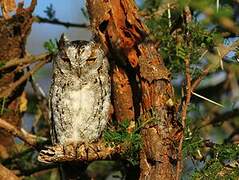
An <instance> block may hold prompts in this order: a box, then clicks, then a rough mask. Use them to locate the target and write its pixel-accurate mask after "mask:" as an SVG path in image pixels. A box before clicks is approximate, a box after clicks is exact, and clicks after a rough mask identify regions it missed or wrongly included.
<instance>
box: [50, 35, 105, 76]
mask: <svg viewBox="0 0 239 180" xmlns="http://www.w3.org/2000/svg"><path fill="white" fill-rule="evenodd" d="M58 49H59V52H58V54H57V58H56V60H55V64H56V66H57V67H59V69H60V70H61V71H62V72H63V73H64V72H68V71H79V72H82V71H88V70H90V69H94V68H96V67H97V66H100V65H101V64H100V63H101V62H100V61H99V55H100V54H103V53H102V50H101V49H100V47H99V45H98V44H96V43H95V42H92V41H90V42H88V41H69V40H68V39H67V38H66V36H65V35H64V34H63V35H62V36H61V38H60V40H59V42H58Z"/></svg>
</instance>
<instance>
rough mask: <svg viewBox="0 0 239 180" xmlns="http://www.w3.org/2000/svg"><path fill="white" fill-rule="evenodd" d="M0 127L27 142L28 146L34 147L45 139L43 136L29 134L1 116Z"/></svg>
mask: <svg viewBox="0 0 239 180" xmlns="http://www.w3.org/2000/svg"><path fill="white" fill-rule="evenodd" d="M0 128H1V129H4V130H5V131H7V132H8V133H10V134H12V135H13V136H16V137H18V138H20V139H21V140H22V141H24V142H25V143H27V144H29V145H30V146H32V147H34V148H37V146H38V145H39V143H41V142H44V141H46V140H47V139H46V138H44V137H38V136H35V135H33V134H30V133H28V132H26V131H25V130H24V129H18V128H16V127H15V126H13V125H11V124H10V123H8V122H7V121H5V120H3V119H1V118H0Z"/></svg>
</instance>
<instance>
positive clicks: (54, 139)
mask: <svg viewBox="0 0 239 180" xmlns="http://www.w3.org/2000/svg"><path fill="white" fill-rule="evenodd" d="M53 91H54V87H53V86H52V87H51V88H50V91H49V100H48V106H49V119H50V122H49V124H50V135H51V141H52V144H56V143H57V135H56V129H55V121H54V113H53V107H52V97H53Z"/></svg>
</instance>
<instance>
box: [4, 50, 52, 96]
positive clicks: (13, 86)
mask: <svg viewBox="0 0 239 180" xmlns="http://www.w3.org/2000/svg"><path fill="white" fill-rule="evenodd" d="M45 58H46V59H45V61H40V62H39V63H37V64H36V65H35V66H34V67H33V68H32V70H31V71H29V72H27V73H26V74H25V75H24V76H22V77H21V78H20V79H19V80H17V81H15V82H13V83H12V84H9V85H8V87H7V88H5V90H3V91H2V92H1V93H0V98H2V97H8V96H9V95H10V94H11V93H12V92H13V91H14V90H15V89H16V87H17V86H19V85H20V84H22V83H23V82H25V81H26V80H27V79H28V78H29V77H30V76H31V75H33V74H34V73H35V72H36V71H37V70H38V69H40V68H41V67H42V66H43V65H44V64H46V63H47V62H48V61H49V59H50V55H49V56H46V57H45Z"/></svg>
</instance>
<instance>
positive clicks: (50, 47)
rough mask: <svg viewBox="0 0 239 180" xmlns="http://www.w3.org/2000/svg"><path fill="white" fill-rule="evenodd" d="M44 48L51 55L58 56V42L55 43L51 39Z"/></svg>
mask: <svg viewBox="0 0 239 180" xmlns="http://www.w3.org/2000/svg"><path fill="white" fill-rule="evenodd" d="M43 46H44V48H45V49H46V50H47V51H48V52H49V53H52V54H56V53H57V52H58V48H57V40H55V41H53V40H52V39H49V41H46V42H45V43H44V45H43Z"/></svg>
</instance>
